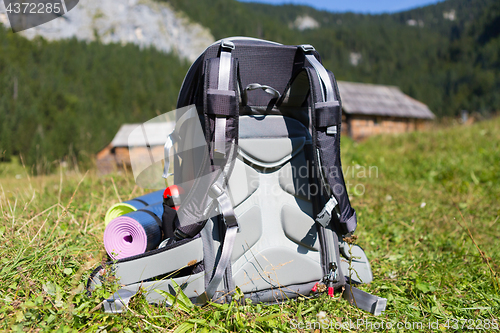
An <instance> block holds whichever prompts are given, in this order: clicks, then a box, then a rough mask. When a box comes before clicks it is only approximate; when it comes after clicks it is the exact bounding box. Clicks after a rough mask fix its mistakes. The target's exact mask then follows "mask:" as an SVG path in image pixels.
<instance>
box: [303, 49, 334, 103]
mask: <svg viewBox="0 0 500 333" xmlns="http://www.w3.org/2000/svg"><path fill="white" fill-rule="evenodd" d="M300 48H301V49H302V51H304V53H305V56H306V59H307V61H309V63H310V64H311V66H313V68H314V70H315V71H316V74H317V75H318V78H319V80H320V82H321V83H322V85H323V88H324V90H325V92H326V96H325V92H324V91H323V89H321V97H322V98H323V102H330V101H333V100H334V96H335V95H334V93H333V86H332V81H331V80H330V76H329V75H328V72H327V71H326V69H325V67H323V65H322V64H321V63H320V62H319V61H318V59H316V57H315V56H314V54H312V53H311V52H313V51H315V49H314V47H313V46H312V45H301V46H300Z"/></svg>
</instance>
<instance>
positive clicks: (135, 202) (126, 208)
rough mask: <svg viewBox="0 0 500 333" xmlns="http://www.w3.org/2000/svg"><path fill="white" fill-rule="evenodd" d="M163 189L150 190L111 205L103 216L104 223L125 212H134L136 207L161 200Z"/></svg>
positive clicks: (139, 207)
mask: <svg viewBox="0 0 500 333" xmlns="http://www.w3.org/2000/svg"><path fill="white" fill-rule="evenodd" d="M163 191H164V190H159V191H155V192H151V193H148V194H145V195H142V196H140V197H137V198H134V199H132V200H128V201H124V202H119V203H117V204H114V205H113V206H111V207H110V208H109V209H108V211H107V212H106V216H105V217H104V224H105V225H108V223H109V222H111V221H112V220H113V219H115V218H117V217H118V216H122V215H124V214H127V213H131V212H135V211H136V210H138V209H141V208H144V207H146V206H149V205H152V204H155V203H157V202H160V201H163Z"/></svg>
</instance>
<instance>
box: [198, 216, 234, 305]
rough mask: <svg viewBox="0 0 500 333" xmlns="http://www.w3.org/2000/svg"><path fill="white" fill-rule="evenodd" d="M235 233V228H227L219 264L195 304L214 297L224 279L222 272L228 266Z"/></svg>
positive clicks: (203, 302)
mask: <svg viewBox="0 0 500 333" xmlns="http://www.w3.org/2000/svg"><path fill="white" fill-rule="evenodd" d="M237 233H238V227H237V226H233V227H230V228H227V230H226V235H225V236H224V243H223V245H222V254H221V256H220V259H219V263H218V264H217V268H216V270H215V274H214V276H213V278H212V280H211V281H210V283H209V284H208V286H207V288H206V289H205V292H204V293H203V294H201V295H200V296H198V299H197V303H200V304H205V303H207V302H208V301H210V300H212V298H213V297H214V295H215V292H216V291H217V288H218V287H219V284H220V283H221V281H222V278H223V277H224V272H225V271H226V268H227V266H228V265H229V264H230V261H231V256H232V254H233V246H234V240H235V239H236V234H237Z"/></svg>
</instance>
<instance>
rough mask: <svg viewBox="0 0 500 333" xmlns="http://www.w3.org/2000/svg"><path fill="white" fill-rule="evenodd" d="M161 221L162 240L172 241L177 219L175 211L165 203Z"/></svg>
mask: <svg viewBox="0 0 500 333" xmlns="http://www.w3.org/2000/svg"><path fill="white" fill-rule="evenodd" d="M161 219H162V230H163V238H164V239H167V238H170V239H174V238H175V236H174V229H175V220H176V219H177V211H176V210H175V209H173V208H172V207H170V206H169V205H168V204H167V203H163V215H162V217H161Z"/></svg>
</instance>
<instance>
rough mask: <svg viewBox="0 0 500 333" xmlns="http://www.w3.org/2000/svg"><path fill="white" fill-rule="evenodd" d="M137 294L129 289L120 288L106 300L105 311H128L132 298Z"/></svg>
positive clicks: (104, 303)
mask: <svg viewBox="0 0 500 333" xmlns="http://www.w3.org/2000/svg"><path fill="white" fill-rule="evenodd" d="M135 294H137V292H133V291H130V290H127V289H120V290H118V291H117V292H115V293H114V294H113V295H112V296H111V297H110V298H108V299H106V300H104V302H103V306H104V312H106V313H123V312H125V311H127V307H128V303H129V302H130V299H131V298H132V297H133V296H134V295H135Z"/></svg>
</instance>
